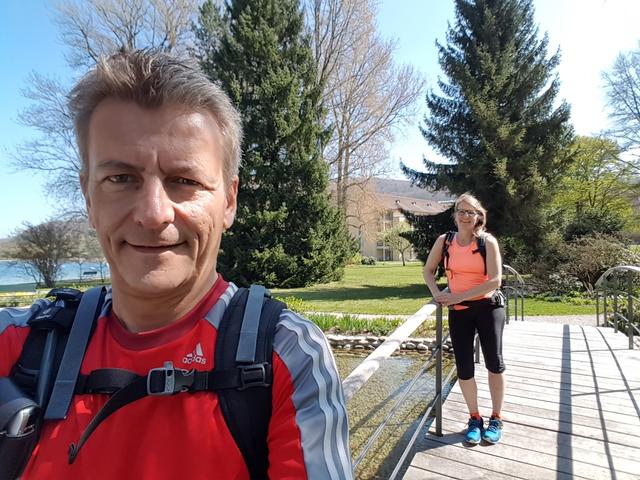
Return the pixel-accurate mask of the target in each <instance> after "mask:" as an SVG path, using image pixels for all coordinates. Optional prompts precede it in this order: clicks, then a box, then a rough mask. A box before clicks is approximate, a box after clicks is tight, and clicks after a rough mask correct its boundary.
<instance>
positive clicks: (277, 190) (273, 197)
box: [196, 0, 354, 287]
mask: <svg viewBox="0 0 640 480" xmlns="http://www.w3.org/2000/svg"><path fill="white" fill-rule="evenodd" d="M196 38H197V45H198V46H197V49H196V55H197V56H198V57H199V59H200V61H201V65H202V67H203V69H204V70H205V71H206V72H207V74H208V75H209V76H210V77H211V78H212V79H213V80H215V81H217V82H218V83H219V84H220V85H221V87H222V88H223V89H224V90H225V91H226V92H227V93H228V94H229V96H230V97H231V99H232V101H233V102H234V104H235V105H236V106H237V107H238V109H239V110H240V113H241V115H242V118H243V125H244V141H243V164H242V167H241V169H240V190H239V193H238V213H237V216H236V221H235V223H234V225H233V227H232V228H231V229H230V231H229V232H227V233H226V234H225V235H224V236H223V239H222V246H221V250H222V251H221V256H220V260H219V265H220V271H221V272H222V273H223V275H225V277H226V278H229V279H231V280H234V281H236V282H238V283H240V284H248V283H251V282H262V283H265V284H266V285H269V286H280V287H298V286H304V285H308V284H311V283H316V282H326V281H329V280H334V279H338V278H340V276H341V275H342V273H343V271H344V268H343V267H344V265H345V263H346V261H347V260H348V258H349V257H350V256H351V255H352V253H353V245H354V243H353V241H352V240H351V238H350V237H349V234H348V232H347V229H346V225H345V221H344V218H343V216H342V214H341V213H340V212H339V211H338V210H337V209H336V208H335V207H334V206H332V204H331V203H330V197H329V191H328V171H327V166H326V164H325V163H324V162H323V160H322V157H321V144H322V140H323V136H324V135H325V132H324V131H323V115H322V111H321V108H319V107H318V105H319V103H320V98H321V92H322V88H321V85H319V84H318V83H317V80H316V77H317V76H316V70H315V68H316V66H315V64H314V60H313V56H312V53H311V49H310V44H309V40H308V38H307V37H306V36H305V34H304V20H303V14H302V11H301V10H300V7H299V3H298V1H297V0H229V1H227V2H225V3H224V4H223V5H222V7H217V6H216V5H215V4H214V3H213V2H211V1H208V2H206V3H205V4H203V6H202V7H201V9H200V18H199V26H198V27H197V28H196Z"/></svg>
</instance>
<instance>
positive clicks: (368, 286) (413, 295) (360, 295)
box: [272, 262, 595, 315]
mask: <svg viewBox="0 0 640 480" xmlns="http://www.w3.org/2000/svg"><path fill="white" fill-rule="evenodd" d="M272 292H273V294H274V295H275V296H277V297H280V298H283V299H285V300H286V299H287V298H288V297H296V298H297V299H300V300H302V301H303V302H304V304H305V305H304V307H305V309H308V310H313V311H318V312H345V313H368V314H378V315H410V314H412V313H415V312H416V311H417V310H418V309H419V308H420V307H421V306H422V305H424V304H425V303H427V302H429V301H430V300H431V294H430V293H429V290H428V289H427V287H426V285H425V284H424V280H423V279H422V265H421V264H420V263H419V262H415V263H408V264H407V265H406V266H405V267H403V266H402V264H401V263H399V262H398V263H396V262H385V263H378V264H376V265H349V266H347V268H346V270H345V275H344V278H343V279H342V280H341V281H339V282H331V283H327V284H324V285H315V286H312V287H306V288H291V289H273V290H272ZM291 303H292V305H291V306H292V308H294V309H297V310H300V307H299V306H298V305H295V303H296V302H295V301H292V302H291ZM524 311H525V315H581V314H594V315H595V304H590V305H576V304H574V303H571V301H569V300H568V301H566V302H549V301H544V300H538V299H530V298H527V299H525V310H524Z"/></svg>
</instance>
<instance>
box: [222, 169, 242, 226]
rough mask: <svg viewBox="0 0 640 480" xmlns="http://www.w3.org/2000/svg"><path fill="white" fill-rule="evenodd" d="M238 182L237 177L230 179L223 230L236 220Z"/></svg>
mask: <svg viewBox="0 0 640 480" xmlns="http://www.w3.org/2000/svg"><path fill="white" fill-rule="evenodd" d="M239 182H240V180H239V179H238V176H237V175H234V176H233V178H232V179H231V184H230V185H229V187H228V188H227V196H226V205H225V209H224V220H223V227H224V229H225V230H227V229H229V228H231V225H233V220H234V219H235V218H236V210H237V208H238V183H239Z"/></svg>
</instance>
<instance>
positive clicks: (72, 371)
mask: <svg viewBox="0 0 640 480" xmlns="http://www.w3.org/2000/svg"><path fill="white" fill-rule="evenodd" d="M105 294H106V289H105V288H104V287H94V288H91V289H89V290H87V291H86V292H85V293H84V294H83V295H82V299H81V300H80V304H79V305H78V310H77V311H76V315H75V319H74V321H73V325H72V326H71V331H70V332H69V338H68V340H67V344H66V347H65V349H64V354H63V355H62V360H61V362H60V367H59V368H58V375H57V376H56V380H55V383H54V384H53V390H52V392H51V398H50V399H49V402H48V405H47V410H46V412H45V415H44V419H45V420H62V419H63V418H65V417H66V416H67V411H68V410H69V405H70V404H71V399H72V397H73V392H74V390H75V387H76V381H77V379H78V373H79V372H80V366H81V365H82V359H83V358H84V352H85V350H86V348H87V344H88V343H89V338H90V337H91V334H92V333H93V327H94V324H95V322H96V320H97V319H98V316H99V315H100V310H101V306H102V301H103V300H104V297H105Z"/></svg>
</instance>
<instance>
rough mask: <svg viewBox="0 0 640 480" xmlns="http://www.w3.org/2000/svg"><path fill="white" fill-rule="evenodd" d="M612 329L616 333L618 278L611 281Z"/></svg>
mask: <svg viewBox="0 0 640 480" xmlns="http://www.w3.org/2000/svg"><path fill="white" fill-rule="evenodd" d="M613 331H614V332H616V333H618V278H617V277H614V281H613Z"/></svg>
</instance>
